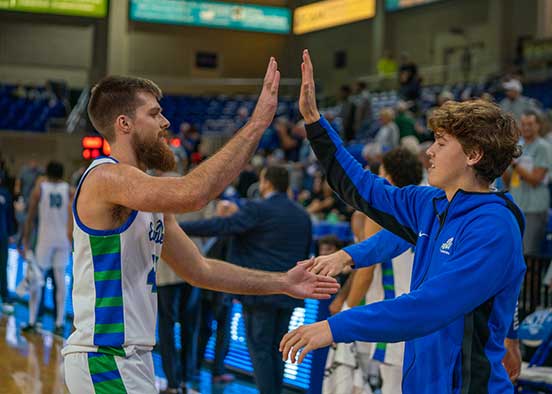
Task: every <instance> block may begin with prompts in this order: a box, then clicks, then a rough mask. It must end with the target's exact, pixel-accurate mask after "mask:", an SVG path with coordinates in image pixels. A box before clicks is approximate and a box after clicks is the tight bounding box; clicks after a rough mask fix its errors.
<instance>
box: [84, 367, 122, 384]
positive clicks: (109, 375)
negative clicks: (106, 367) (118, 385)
mask: <svg viewBox="0 0 552 394" xmlns="http://www.w3.org/2000/svg"><path fill="white" fill-rule="evenodd" d="M90 376H91V377H92V382H93V383H94V384H96V383H100V382H105V381H107V380H114V379H121V374H120V373H119V371H118V370H114V371H107V372H102V373H95V374H93V375H90Z"/></svg>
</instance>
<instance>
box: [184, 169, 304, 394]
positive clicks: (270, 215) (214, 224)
mask: <svg viewBox="0 0 552 394" xmlns="http://www.w3.org/2000/svg"><path fill="white" fill-rule="evenodd" d="M288 186H289V174H288V171H287V169H286V168H284V167H279V166H273V167H268V168H266V169H264V170H263V171H262V172H261V177H260V185H259V189H260V192H261V196H262V197H263V199H262V200H259V201H248V202H247V203H246V204H245V206H244V207H242V208H241V209H240V210H239V211H238V212H237V213H235V214H234V215H232V216H229V217H225V218H213V219H209V220H201V221H196V222H184V223H181V224H180V226H181V227H182V229H183V230H184V231H185V232H186V233H187V234H188V235H190V236H229V235H232V236H234V239H233V244H232V248H231V251H230V256H229V260H230V262H232V263H235V264H239V265H242V266H245V267H248V268H255V269H262V270H268V271H283V270H287V269H289V268H291V267H293V266H294V265H295V263H296V262H297V261H299V260H303V259H305V258H307V257H308V256H309V251H310V247H311V242H312V225H311V221H310V218H309V215H308V214H307V213H306V211H305V210H304V209H303V208H302V207H300V206H299V205H297V204H296V203H295V202H293V201H291V200H290V199H289V198H288V196H287V194H286V192H287V189H288ZM241 301H242V304H243V314H244V320H245V327H246V337H247V345H248V348H249V352H250V355H251V361H252V363H253V370H254V375H255V381H256V383H257V387H258V388H259V391H260V392H261V394H278V393H280V392H281V390H282V381H283V373H284V363H283V362H282V360H281V358H280V354H279V352H278V344H279V341H280V339H281V338H282V336H283V335H284V334H285V333H286V332H287V331H288V327H289V321H290V318H291V315H292V313H293V310H294V309H295V307H298V306H301V305H302V302H301V301H298V300H295V299H292V298H290V297H287V296H280V295H276V296H262V297H261V296H243V297H242V298H241Z"/></svg>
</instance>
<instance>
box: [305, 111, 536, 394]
mask: <svg viewBox="0 0 552 394" xmlns="http://www.w3.org/2000/svg"><path fill="white" fill-rule="evenodd" d="M307 134H308V138H309V140H310V142H311V146H312V148H313V150H314V152H315V154H316V156H317V157H318V159H319V160H320V163H321V165H322V167H323V168H324V171H325V173H326V176H327V180H328V183H329V184H330V186H331V187H332V188H333V189H334V190H335V191H336V192H337V193H338V194H339V196H340V197H341V198H342V199H343V200H344V201H345V202H347V203H348V204H350V205H351V206H352V207H354V208H355V209H357V210H359V211H361V212H364V213H365V214H367V215H368V216H369V217H370V218H372V219H373V220H374V221H375V222H377V223H378V224H380V225H381V226H382V227H384V228H386V229H388V230H389V231H391V232H392V233H394V234H395V235H398V236H399V237H401V238H403V239H404V240H406V241H408V242H409V243H411V244H415V245H416V254H415V257H414V265H413V271H412V281H411V292H410V293H408V294H403V295H401V296H400V297H397V298H395V299H391V300H385V301H381V302H376V303H373V304H370V305H366V306H364V307H362V308H353V309H350V310H348V311H346V312H342V313H340V314H338V315H336V316H334V317H331V318H330V319H329V320H328V322H329V325H330V329H331V331H332V335H333V338H334V341H336V342H352V341H367V342H399V341H406V345H405V355H404V364H403V383H402V388H403V393H404V394H435V393H439V394H449V393H451V394H452V393H454V394H457V393H458V394H460V393H461V394H464V393H466V394H467V393H470V394H472V393H477V394H479V393H481V394H483V393H492V394H499V393H500V394H503V393H513V386H512V384H511V383H510V380H509V378H508V375H507V373H506V370H505V369H504V367H503V365H502V358H503V356H504V353H505V350H504V338H505V337H506V334H507V332H508V330H509V328H510V326H511V324H512V320H513V316H514V312H515V308H516V301H517V298H518V294H519V289H520V286H521V282H522V279H523V275H524V273H525V263H524V260H523V253H522V243H521V236H522V232H523V231H522V229H523V226H524V220H523V216H522V214H521V211H520V210H519V208H518V207H517V206H516V205H515V204H514V203H513V201H512V198H511V196H509V195H508V194H504V193H472V192H465V191H462V190H458V192H457V193H456V194H455V195H454V197H453V198H452V199H451V201H448V200H447V197H446V195H445V192H444V191H442V190H440V189H437V188H433V187H420V186H407V187H403V188H397V187H394V186H391V185H390V184H389V183H388V182H387V181H386V180H385V179H383V178H380V177H378V176H376V175H374V174H372V173H371V172H370V171H366V170H364V169H363V168H362V167H361V165H360V164H359V163H358V162H357V161H356V160H355V159H354V158H353V157H352V156H351V155H350V154H349V153H348V151H347V150H346V149H345V148H344V146H343V143H342V141H341V139H340V138H339V136H338V135H337V133H336V132H335V130H333V129H332V127H331V126H330V125H329V124H328V122H327V121H326V120H325V119H324V118H321V119H320V120H319V121H318V122H316V123H313V124H311V125H307Z"/></svg>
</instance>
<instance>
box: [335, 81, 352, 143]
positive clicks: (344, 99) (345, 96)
mask: <svg viewBox="0 0 552 394" xmlns="http://www.w3.org/2000/svg"><path fill="white" fill-rule="evenodd" d="M338 101H339V106H340V109H339V117H340V118H341V121H342V125H343V130H342V134H343V138H344V140H345V142H348V141H351V140H352V139H354V138H355V104H354V102H353V100H352V97H351V87H350V86H349V85H343V86H341V88H340V89H339V97H338Z"/></svg>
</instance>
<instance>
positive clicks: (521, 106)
mask: <svg viewBox="0 0 552 394" xmlns="http://www.w3.org/2000/svg"><path fill="white" fill-rule="evenodd" d="M502 87H503V88H504V91H505V93H506V97H505V98H504V99H503V100H502V101H501V102H500V106H501V107H502V109H503V110H504V111H507V112H510V113H512V114H513V115H514V117H515V118H516V120H517V121H518V122H519V121H520V119H521V116H522V115H523V113H524V112H525V111H528V110H535V109H537V107H538V106H537V103H536V102H535V100H533V99H530V98H529V97H525V96H522V94H521V92H522V91H523V85H522V84H521V82H520V81H519V80H517V79H510V80H509V81H507V82H505V83H504V84H502Z"/></svg>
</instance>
